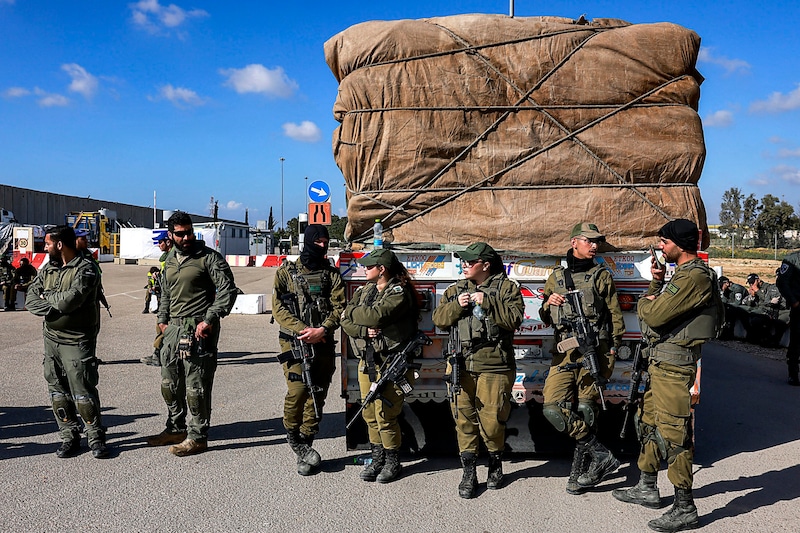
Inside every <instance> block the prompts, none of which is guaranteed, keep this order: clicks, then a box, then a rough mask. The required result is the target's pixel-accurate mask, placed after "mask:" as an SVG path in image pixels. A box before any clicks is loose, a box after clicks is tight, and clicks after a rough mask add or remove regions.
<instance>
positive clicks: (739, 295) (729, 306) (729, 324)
mask: <svg viewBox="0 0 800 533" xmlns="http://www.w3.org/2000/svg"><path fill="white" fill-rule="evenodd" d="M720 297H721V298H722V303H724V304H725V325H724V326H723V327H722V331H721V332H720V336H719V338H720V339H732V338H733V336H734V328H735V327H736V321H737V320H741V321H742V322H743V323H744V324H745V325H746V324H747V313H748V312H747V309H746V308H745V307H743V306H742V301H743V300H744V299H745V298H746V297H747V288H746V287H745V286H744V285H739V284H738V283H731V285H730V287H728V289H727V290H726V291H722V290H721V291H720Z"/></svg>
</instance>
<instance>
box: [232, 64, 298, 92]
mask: <svg viewBox="0 0 800 533" xmlns="http://www.w3.org/2000/svg"><path fill="white" fill-rule="evenodd" d="M219 73H220V74H221V75H223V76H227V78H228V80H227V81H226V82H225V84H224V85H226V86H228V87H231V88H233V90H235V91H236V92H237V93H239V94H244V93H261V94H264V95H266V96H275V97H278V98H289V97H290V96H292V94H293V93H294V91H296V90H297V89H298V85H297V82H296V81H294V80H292V79H289V77H288V76H287V75H286V73H285V72H284V71H283V68H282V67H276V68H274V69H268V68H266V67H265V66H264V65H258V64H253V65H247V66H246V67H244V68H240V69H236V68H229V69H220V70H219Z"/></svg>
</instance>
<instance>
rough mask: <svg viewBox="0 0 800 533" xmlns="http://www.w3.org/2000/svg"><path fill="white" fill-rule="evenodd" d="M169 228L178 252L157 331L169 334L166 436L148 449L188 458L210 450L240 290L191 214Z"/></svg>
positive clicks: (169, 267) (171, 260)
mask: <svg viewBox="0 0 800 533" xmlns="http://www.w3.org/2000/svg"><path fill="white" fill-rule="evenodd" d="M167 227H168V228H169V235H170V239H172V242H174V243H175V248H174V249H173V250H172V251H171V252H170V253H169V254H168V255H167V258H166V262H165V264H164V275H163V279H162V286H161V300H160V301H159V306H158V325H159V327H160V328H161V331H163V332H164V345H163V347H162V348H161V353H160V356H161V395H162V396H163V397H164V401H165V402H166V404H167V409H168V415H167V421H166V428H165V429H164V431H162V432H161V433H159V434H158V435H153V436H151V437H148V439H147V443H148V444H149V445H150V446H165V445H167V444H172V445H173V446H170V447H169V452H170V453H171V454H173V455H177V456H178V457H184V456H187V455H194V454H197V453H202V452H204V451H205V450H206V449H207V448H208V428H209V426H210V425H211V391H212V388H213V385H214V372H215V371H216V369H217V343H218V342H219V333H220V324H219V323H220V319H221V318H223V317H225V316H227V315H228V313H230V312H231V309H232V308H233V304H234V303H235V302H236V285H235V284H234V281H233V274H232V273H231V268H230V266H228V263H227V262H226V261H225V258H223V257H222V256H221V255H220V254H219V252H217V251H215V250H212V249H211V248H209V247H207V246H206V245H205V243H204V242H203V241H198V240H196V238H195V234H194V229H193V227H192V219H191V217H190V216H189V215H188V214H187V213H184V212H181V211H176V212H175V213H173V214H172V216H171V217H169V220H168V221H167ZM187 406H188V409H189V412H190V413H191V415H192V416H191V418H190V420H189V423H188V426H187V423H186V410H187Z"/></svg>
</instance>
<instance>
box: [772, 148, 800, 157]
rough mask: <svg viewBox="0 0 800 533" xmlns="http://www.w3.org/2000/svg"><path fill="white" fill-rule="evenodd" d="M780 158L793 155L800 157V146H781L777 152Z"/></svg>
mask: <svg viewBox="0 0 800 533" xmlns="http://www.w3.org/2000/svg"><path fill="white" fill-rule="evenodd" d="M776 155H777V156H778V157H779V158H782V159H788V158H792V157H800V148H794V149H790V148H781V149H780V150H778V153H777V154H776Z"/></svg>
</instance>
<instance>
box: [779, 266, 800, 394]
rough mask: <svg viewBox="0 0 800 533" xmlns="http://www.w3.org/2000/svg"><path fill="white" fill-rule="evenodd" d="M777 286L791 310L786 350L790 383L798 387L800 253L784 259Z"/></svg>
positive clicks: (799, 382) (799, 355)
mask: <svg viewBox="0 0 800 533" xmlns="http://www.w3.org/2000/svg"><path fill="white" fill-rule="evenodd" d="M775 284H776V285H777V286H778V289H780V292H781V295H782V296H783V297H784V299H785V300H786V305H787V307H788V308H789V347H788V348H787V350H786V364H787V366H788V367H789V383H790V384H791V385H794V386H797V385H800V381H798V376H797V374H798V360H800V252H793V253H791V254H789V255H787V256H786V257H784V258H783V261H782V262H781V266H780V268H779V269H778V278H777V280H776V281H775Z"/></svg>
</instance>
